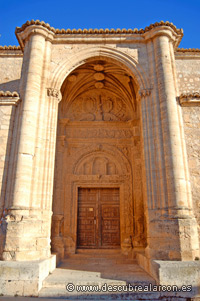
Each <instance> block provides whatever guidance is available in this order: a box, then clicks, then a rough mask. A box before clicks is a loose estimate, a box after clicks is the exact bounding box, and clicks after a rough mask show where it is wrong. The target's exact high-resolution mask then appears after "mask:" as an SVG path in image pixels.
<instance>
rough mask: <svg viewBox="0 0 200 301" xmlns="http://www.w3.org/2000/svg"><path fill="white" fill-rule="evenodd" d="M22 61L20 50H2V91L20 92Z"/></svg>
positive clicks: (0, 54) (0, 83)
mask: <svg viewBox="0 0 200 301" xmlns="http://www.w3.org/2000/svg"><path fill="white" fill-rule="evenodd" d="M22 59H23V54H22V52H21V51H20V50H5V49H3V50H1V49H0V91H11V92H13V91H17V92H19V81H20V77H21V68H22Z"/></svg>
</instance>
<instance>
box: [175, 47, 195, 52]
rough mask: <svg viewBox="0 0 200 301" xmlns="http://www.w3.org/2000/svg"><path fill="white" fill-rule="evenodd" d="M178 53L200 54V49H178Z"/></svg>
mask: <svg viewBox="0 0 200 301" xmlns="http://www.w3.org/2000/svg"><path fill="white" fill-rule="evenodd" d="M176 52H200V49H199V48H188V49H187V48H177V49H176Z"/></svg>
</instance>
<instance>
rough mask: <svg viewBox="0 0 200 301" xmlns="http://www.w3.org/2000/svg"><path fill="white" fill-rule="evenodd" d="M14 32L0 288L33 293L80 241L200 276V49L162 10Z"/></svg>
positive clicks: (3, 81) (6, 95) (1, 154)
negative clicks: (116, 20)
mask: <svg viewBox="0 0 200 301" xmlns="http://www.w3.org/2000/svg"><path fill="white" fill-rule="evenodd" d="M15 33H16V37H17V39H18V41H19V46H0V294H1V292H2V294H4V295H9V294H11V295H16V294H19V295H21V296H23V295H25V296H31V295H36V296H37V294H38V292H39V290H40V289H41V288H42V282H43V280H44V279H45V278H46V277H47V276H48V275H49V273H52V272H53V270H54V269H55V268H56V261H57V264H58V263H59V262H61V261H62V260H63V259H66V258H67V257H68V256H70V255H71V254H75V253H76V252H77V250H79V249H84V250H89V251H90V250H91V249H92V250H93V249H94V250H96V249H98V250H105V249H106V250H107V249H112V250H115V249H119V250H120V252H121V253H122V254H124V255H126V256H128V257H130V258H136V260H137V262H138V264H139V265H140V266H141V267H142V268H143V269H144V270H145V271H146V272H147V273H148V274H149V275H151V276H152V277H153V278H154V279H155V281H156V283H157V284H164V285H168V284H169V285H172V284H177V285H179V286H181V285H187V284H188V285H189V284H191V285H193V286H194V287H197V288H198V287H200V261H199V260H200V50H199V49H183V48H178V46H179V43H180V41H181V39H182V37H183V30H182V29H178V28H176V26H175V25H173V24H172V23H170V22H163V21H161V22H159V23H155V24H151V25H150V26H148V27H146V28H145V29H139V30H138V29H116V30H114V29H72V30H71V29H66V30H65V29H61V30H60V29H55V28H53V27H51V26H50V25H49V24H47V23H45V22H41V21H38V20H36V21H33V20H32V21H27V22H26V23H25V24H23V25H22V27H17V28H16V31H15ZM191 271H192V272H191ZM191 281H192V283H191ZM199 293H200V292H199Z"/></svg>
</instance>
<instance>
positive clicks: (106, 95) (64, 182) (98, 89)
mask: <svg viewBox="0 0 200 301" xmlns="http://www.w3.org/2000/svg"><path fill="white" fill-rule="evenodd" d="M135 89H136V87H135V85H134V81H133V79H132V77H131V76H130V75H129V74H127V72H126V71H125V70H123V69H122V68H121V67H119V66H117V65H115V64H111V63H110V62H106V61H103V60H98V61H91V62H88V63H86V64H84V65H82V66H80V67H78V68H77V69H76V70H74V71H73V72H72V73H71V74H70V75H69V76H68V77H67V78H66V80H65V81H64V83H63V86H62V89H61V93H62V96H63V98H62V101H61V102H60V104H59V118H58V133H57V135H58V136H57V149H56V166H55V179H54V201H53V212H54V213H53V223H52V227H54V221H55V223H56V224H55V227H60V228H62V229H63V230H62V231H59V232H58V231H57V232H56V233H57V234H55V231H52V233H54V235H52V248H53V250H54V251H57V252H60V254H61V256H65V255H67V254H68V253H71V252H75V250H76V247H77V235H78V234H77V231H78V230H77V212H78V210H79V208H78V201H77V195H78V191H79V188H80V187H82V188H84V187H85V188H87V189H88V188H93V189H94V188H95V189H96V188H98V189H104V188H106V189H109V188H110V189H111V188H112V189H114V188H115V189H118V191H119V194H120V196H119V197H120V241H121V243H120V245H121V248H122V249H125V250H130V249H131V248H132V246H138V247H144V246H145V234H144V228H145V227H144V225H143V224H144V217H143V216H144V212H143V211H144V210H143V198H142V185H141V178H142V177H141V163H140V164H138V162H141V146H140V114H139V105H138V104H137V101H136V96H135V95H136V92H135ZM135 175H138V176H137V178H136V177H135ZM139 182H140V183H139ZM139 191H140V193H138V192H139ZM136 204H137V206H136ZM56 216H58V218H57V217H56ZM62 216H63V219H62V218H61V217H62ZM59 221H62V227H61V225H60V226H59V225H58V224H59ZM60 249H62V251H60Z"/></svg>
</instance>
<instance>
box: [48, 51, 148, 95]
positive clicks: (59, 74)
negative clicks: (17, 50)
mask: <svg viewBox="0 0 200 301" xmlns="http://www.w3.org/2000/svg"><path fill="white" fill-rule="evenodd" d="M80 58H81V59H80ZM95 58H104V59H105V58H106V59H108V60H110V61H111V62H115V63H118V64H119V65H121V66H122V67H123V68H125V69H126V70H127V71H128V72H129V73H130V74H131V75H132V77H133V78H134V80H135V83H136V85H137V87H138V90H139V89H141V90H143V89H149V88H150V83H149V80H148V78H147V76H146V74H145V72H144V70H143V68H142V66H141V65H140V64H139V63H138V62H137V61H136V59H135V58H133V57H132V56H130V55H128V54H126V53H124V52H121V51H119V50H117V49H114V48H111V47H108V46H92V47H88V46H87V48H83V49H82V50H79V52H78V55H77V54H76V53H75V54H74V55H73V56H72V57H69V58H67V59H66V60H65V61H62V62H60V64H59V65H58V66H57V67H56V68H55V70H54V72H53V74H52V77H51V79H50V81H49V86H50V87H51V88H52V89H56V90H58V91H60V89H61V86H62V84H63V82H64V80H65V78H66V77H67V76H68V75H69V74H70V73H71V72H72V71H73V70H75V69H76V68H78V67H79V66H81V65H82V64H84V63H86V62H87V61H88V60H89V59H95Z"/></svg>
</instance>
